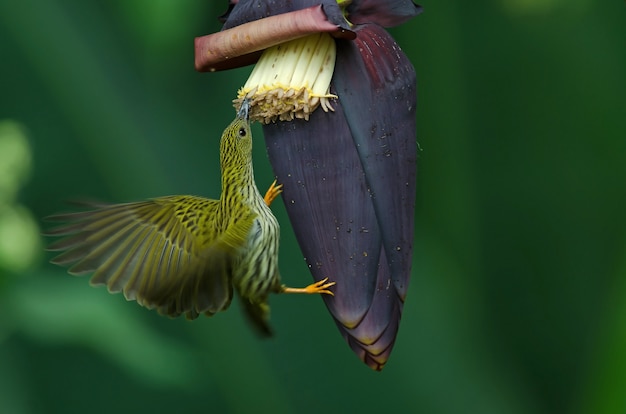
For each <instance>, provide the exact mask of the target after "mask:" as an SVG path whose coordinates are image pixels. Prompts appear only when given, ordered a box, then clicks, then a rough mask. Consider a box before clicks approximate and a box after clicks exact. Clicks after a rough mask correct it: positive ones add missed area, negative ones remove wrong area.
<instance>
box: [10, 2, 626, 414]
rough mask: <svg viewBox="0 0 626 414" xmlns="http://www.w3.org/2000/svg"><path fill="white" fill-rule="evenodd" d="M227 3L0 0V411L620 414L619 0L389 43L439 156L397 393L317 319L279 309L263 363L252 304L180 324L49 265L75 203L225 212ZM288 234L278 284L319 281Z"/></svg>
mask: <svg viewBox="0 0 626 414" xmlns="http://www.w3.org/2000/svg"><path fill="white" fill-rule="evenodd" d="M223 3H224V2H216V1H209V0H194V1H191V0H189V1H171V0H141V1H140V0H133V1H127V0H115V1H113V0H109V1H106V2H103V1H69V0H64V1H62V0H48V1H35V0H21V1H16V0H15V1H11V0H9V1H3V2H0V88H1V89H0V412H1V413H10V414H13V413H84V412H89V413H110V412H122V413H125V412H157V413H159V412H216V413H217V412H219V413H228V412H233V413H243V412H262V413H265V412H277V413H287V412H298V413H307V412H320V411H324V412H383V410H384V412H389V411H392V410H393V411H397V412H423V413H566V412H567V413H624V412H626V222H625V220H624V215H625V212H626V208H625V207H626V181H625V178H626V21H625V12H626V8H625V3H624V2H623V1H601V2H600V1H593V0H490V1H488V0H477V1H471V2H470V1H459V0H456V1H445V0H440V1H432V2H429V1H424V2H423V3H422V4H423V6H424V8H425V12H424V14H422V15H421V16H419V17H417V18H416V19H414V20H411V21H409V22H408V23H406V24H405V25H403V26H401V27H398V28H395V29H393V30H392V33H393V35H394V36H395V37H396V39H397V41H398V43H399V44H400V45H401V47H402V48H403V49H404V50H405V52H406V53H407V54H408V55H409V57H410V59H411V60H412V61H413V62H414V64H415V66H416V70H417V73H418V83H419V86H418V90H419V107H418V134H419V136H418V139H419V143H420V145H421V148H422V149H423V150H422V151H421V153H420V168H419V172H420V175H419V180H418V181H419V186H418V195H417V200H418V203H417V211H416V218H417V224H416V242H415V260H414V268H413V278H412V282H411V286H410V292H409V296H408V300H407V302H406V306H405V309H404V318H403V321H402V325H401V329H400V332H399V335H398V339H397V342H396V347H395V350H394V352H393V354H392V356H391V359H390V361H389V364H388V365H387V367H386V368H385V370H384V371H383V372H382V373H376V372H372V371H370V370H369V369H368V368H367V367H366V366H365V365H363V364H362V363H361V362H360V361H359V360H358V359H357V358H356V357H355V356H354V355H353V354H352V352H351V351H350V350H349V348H348V347H347V346H346V344H345V343H344V341H343V339H342V338H341V337H340V335H339V333H338V331H337V329H336V328H335V326H334V324H333V322H332V319H331V317H330V316H329V314H328V313H327V311H326V309H325V307H324V306H323V304H322V301H321V300H320V299H319V298H314V297H306V298H305V297H288V296H280V297H273V298H272V307H273V325H274V327H275V330H276V331H277V336H276V337H275V338H274V339H272V340H268V341H262V340H259V339H257V338H256V337H255V335H254V334H253V332H251V331H250V330H249V329H248V327H247V326H246V323H245V321H244V320H243V318H242V315H241V313H240V312H239V309H238V307H237V306H233V307H232V309H231V310H230V311H229V312H226V313H223V314H220V315H217V316H215V317H214V318H212V319H208V318H203V319H199V320H197V321H195V322H193V323H191V322H187V321H185V320H169V319H166V318H161V317H159V316H158V315H157V314H156V313H155V312H150V311H147V310H145V309H143V308H140V307H139V306H137V305H135V304H134V303H127V302H126V301H125V300H124V298H123V297H122V296H120V295H117V296H112V295H108V294H107V293H106V291H105V289H92V288H90V287H88V280H87V278H73V277H70V276H68V275H67V274H66V273H65V271H64V270H63V269H61V268H56V267H53V266H52V265H49V264H48V263H47V260H48V259H49V258H50V255H48V254H44V253H43V251H42V246H43V244H44V241H43V240H42V239H41V238H40V236H39V232H40V231H41V229H42V228H43V226H44V224H43V223H42V221H41V218H42V217H44V216H46V215H48V214H51V213H54V212H57V211H59V210H63V209H64V208H65V207H64V204H63V200H67V199H71V198H76V197H89V198H95V199H100V200H107V201H116V202H118V201H130V200H136V199H143V198H147V197H153V196H159V195H167V194H187V193H189V194H198V195H205V196H210V197H215V196H217V195H218V193H219V168H218V139H219V137H220V134H221V131H222V130H223V128H224V127H225V126H226V125H227V124H228V122H230V120H231V119H232V117H233V115H234V110H233V108H232V107H231V104H230V101H231V99H232V98H233V97H234V95H235V91H236V90H237V89H238V88H239V87H240V86H241V85H242V84H243V83H244V81H245V79H246V77H247V75H248V73H249V71H250V68H242V69H238V70H235V71H229V72H225V73H215V74H199V73H196V72H195V71H194V69H193V38H194V37H195V36H199V35H203V34H208V33H211V32H214V31H217V30H219V27H220V26H219V23H218V21H217V19H216V17H217V16H218V15H220V14H221V13H222V12H223V11H224V10H225V8H224V7H223ZM255 128H256V129H255V132H256V134H257V136H258V137H260V136H261V130H260V128H258V126H257V127H255ZM254 151H255V156H256V158H255V162H256V164H255V165H256V172H257V181H258V182H259V185H260V186H262V187H265V185H267V184H269V183H270V182H271V180H272V173H271V170H270V168H269V164H268V162H267V159H266V156H265V148H264V145H263V144H262V140H260V139H259V140H258V141H257V145H256V147H255V150H254ZM274 211H275V212H276V214H277V216H278V218H279V220H280V222H281V223H282V239H283V242H282V245H281V249H282V251H281V257H280V261H281V262H280V265H281V269H282V274H283V278H284V280H285V281H286V282H287V283H290V284H292V285H301V284H305V283H308V282H309V280H310V276H309V275H308V272H307V268H306V266H305V263H304V261H303V260H302V255H301V253H300V251H299V249H298V247H297V244H296V242H295V238H294V236H293V233H292V230H291V228H290V225H289V224H288V220H287V217H286V215H285V211H284V208H283V206H282V203H281V202H277V203H275V207H274Z"/></svg>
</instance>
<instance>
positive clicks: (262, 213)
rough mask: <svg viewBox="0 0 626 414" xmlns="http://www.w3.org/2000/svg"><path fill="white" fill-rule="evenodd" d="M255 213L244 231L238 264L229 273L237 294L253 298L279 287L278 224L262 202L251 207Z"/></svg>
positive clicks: (260, 298)
mask: <svg viewBox="0 0 626 414" xmlns="http://www.w3.org/2000/svg"><path fill="white" fill-rule="evenodd" d="M254 211H255V212H256V213H257V217H256V219H255V220H254V222H253V224H252V228H251V229H250V232H249V233H248V239H247V243H246V248H245V249H244V250H243V251H242V255H241V258H240V261H239V263H240V265H239V266H237V271H236V272H235V273H234V274H233V284H234V285H235V287H237V289H238V290H239V294H240V295H241V296H242V297H244V298H248V299H250V300H251V301H253V302H255V301H257V300H259V301H261V300H265V297H266V296H267V295H268V294H269V293H270V292H272V291H277V289H279V287H280V274H279V272H278V245H279V238H280V226H279V225H278V220H276V217H274V215H273V214H272V212H271V211H270V209H269V208H268V207H267V206H266V205H265V204H262V205H260V206H258V207H257V208H255V209H254Z"/></svg>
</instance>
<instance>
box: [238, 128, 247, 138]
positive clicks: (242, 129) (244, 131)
mask: <svg viewBox="0 0 626 414" xmlns="http://www.w3.org/2000/svg"><path fill="white" fill-rule="evenodd" d="M246 134H247V132H246V129H245V128H243V127H241V128H239V136H240V137H245V136H246Z"/></svg>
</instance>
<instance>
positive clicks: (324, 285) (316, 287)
mask: <svg viewBox="0 0 626 414" xmlns="http://www.w3.org/2000/svg"><path fill="white" fill-rule="evenodd" d="M335 284H336V283H335V282H328V278H326V279H324V280H320V281H319V282H315V283H311V284H310V285H309V286H307V287H303V288H292V287H287V286H284V285H283V286H282V293H307V294H310V295H314V294H316V293H320V294H322V293H323V294H325V295H330V296H335V294H334V293H333V292H331V291H330V290H328V288H329V287H331V286H334V285H335Z"/></svg>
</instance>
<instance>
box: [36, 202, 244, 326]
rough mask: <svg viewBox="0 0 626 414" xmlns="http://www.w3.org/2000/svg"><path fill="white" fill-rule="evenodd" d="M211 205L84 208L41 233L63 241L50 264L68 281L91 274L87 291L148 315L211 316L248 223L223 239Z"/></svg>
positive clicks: (220, 304) (223, 299)
mask: <svg viewBox="0 0 626 414" xmlns="http://www.w3.org/2000/svg"><path fill="white" fill-rule="evenodd" d="M218 203H219V202H218V201H217V200H210V199H206V198H201V197H193V196H171V197H161V198H156V199H152V200H148V201H143V202H136V203H126V204H95V203H91V204H89V207H91V208H92V210H90V211H84V212H77V213H69V214H59V215H55V216H51V217H48V219H49V220H53V221H62V222H65V224H64V225H62V226H60V227H57V228H54V229H52V230H50V231H48V232H46V235H48V236H62V237H63V238H62V239H60V240H58V241H56V242H54V243H52V244H51V245H50V246H48V250H51V251H63V253H61V254H60V255H58V256H56V257H55V258H54V259H52V263H55V264H58V265H63V266H70V268H69V273H70V274H73V275H84V274H88V273H93V277H92V278H91V283H92V284H93V285H106V286H107V288H108V290H109V292H111V293H117V292H123V293H124V296H125V297H126V299H128V300H136V301H137V303H139V304H140V305H142V306H145V307H147V308H149V309H157V311H158V312H159V313H161V314H164V315H168V316H171V317H176V316H179V315H182V314H185V315H186V316H187V318H189V319H194V318H196V317H197V316H198V315H199V314H201V313H204V314H206V315H209V316H210V315H213V314H214V313H216V312H219V311H222V310H225V309H226V308H228V306H229V305H230V302H231V299H232V283H231V274H232V265H233V260H234V258H235V257H236V255H237V249H238V248H239V247H240V246H242V245H243V244H244V241H245V237H246V236H247V234H248V232H249V230H250V228H251V227H252V222H253V220H254V217H242V218H241V219H240V220H238V221H237V223H236V226H235V228H233V229H232V231H229V232H228V234H226V233H223V234H220V232H219V229H218V228H217V226H216V220H215V216H216V214H215V213H216V210H217V207H218Z"/></svg>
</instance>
